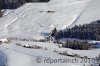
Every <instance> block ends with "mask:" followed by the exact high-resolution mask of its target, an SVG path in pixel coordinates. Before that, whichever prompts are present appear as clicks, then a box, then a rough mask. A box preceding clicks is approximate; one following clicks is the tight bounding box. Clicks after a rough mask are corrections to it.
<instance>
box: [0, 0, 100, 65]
mask: <svg viewBox="0 0 100 66" xmlns="http://www.w3.org/2000/svg"><path fill="white" fill-rule="evenodd" d="M95 1H97V0H95ZM88 2H89V0H50V2H48V3H27V4H24V5H23V6H22V7H20V8H18V9H15V10H7V11H5V12H4V15H3V17H2V18H0V37H19V38H23V37H27V38H29V37H31V38H35V39H37V40H39V39H44V34H47V33H49V32H51V30H52V29H53V28H55V27H56V28H57V29H58V30H59V29H65V28H66V27H67V26H69V25H70V24H72V23H73V21H75V19H76V18H77V17H78V15H80V13H81V11H82V10H83V9H84V7H85V5H86V4H87V3H88ZM98 7H99V6H98ZM47 11H54V13H48V12H47ZM16 43H20V44H22V45H26V46H33V45H36V46H41V47H43V48H47V50H42V49H33V48H27V47H26V48H25V47H23V46H17V45H16ZM54 50H56V51H57V52H65V51H67V52H68V54H70V55H73V54H78V55H80V56H82V57H83V56H88V57H90V58H95V57H97V56H98V54H100V49H94V50H72V49H69V48H59V47H58V45H57V44H55V43H47V42H29V41H27V42H26V41H12V42H10V43H2V44H0V66H2V65H6V66H83V65H84V64H86V66H88V65H90V64H91V63H80V62H79V63H53V64H50V63H43V62H42V64H41V63H37V62H36V58H38V57H40V58H41V59H42V60H43V59H47V58H51V56H52V58H53V59H65V58H67V59H74V57H70V56H64V55H60V54H58V53H55V52H54ZM77 59H78V60H79V61H81V58H77Z"/></svg>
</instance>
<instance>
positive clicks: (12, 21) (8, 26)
mask: <svg viewBox="0 0 100 66" xmlns="http://www.w3.org/2000/svg"><path fill="white" fill-rule="evenodd" d="M17 19H18V18H17V17H16V18H15V19H14V20H13V21H11V22H10V23H9V24H7V25H5V27H6V28H7V27H9V26H10V25H11V24H13V23H14V22H15V21H16V20H17Z"/></svg>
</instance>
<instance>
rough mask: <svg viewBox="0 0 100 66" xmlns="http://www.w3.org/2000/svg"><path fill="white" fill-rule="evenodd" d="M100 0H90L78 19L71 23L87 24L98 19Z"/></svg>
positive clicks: (99, 15) (99, 17)
mask: <svg viewBox="0 0 100 66" xmlns="http://www.w3.org/2000/svg"><path fill="white" fill-rule="evenodd" d="M99 12H100V0H91V1H90V2H89V4H88V5H87V7H86V8H85V9H84V11H83V12H82V14H81V15H80V17H79V19H78V20H77V21H76V22H75V23H74V24H73V26H74V25H79V24H88V23H90V22H92V21H96V20H99V19H100V13H99Z"/></svg>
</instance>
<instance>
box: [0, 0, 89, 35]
mask: <svg viewBox="0 0 100 66" xmlns="http://www.w3.org/2000/svg"><path fill="white" fill-rule="evenodd" d="M88 2H89V0H50V1H49V2H48V3H27V4H24V5H23V6H21V7H20V8H18V9H15V10H10V11H9V10H7V11H6V12H5V13H4V15H3V17H2V18H0V37H34V36H44V35H45V34H46V33H50V32H51V30H52V29H53V28H55V27H56V28H57V29H58V30H59V29H65V28H66V27H67V26H69V25H70V24H72V23H73V21H74V20H75V19H76V18H77V16H78V15H79V14H80V12H81V11H82V10H83V9H84V7H85V6H86V4H87V3H88ZM48 11H53V12H54V13H52V12H51V13H50V12H48Z"/></svg>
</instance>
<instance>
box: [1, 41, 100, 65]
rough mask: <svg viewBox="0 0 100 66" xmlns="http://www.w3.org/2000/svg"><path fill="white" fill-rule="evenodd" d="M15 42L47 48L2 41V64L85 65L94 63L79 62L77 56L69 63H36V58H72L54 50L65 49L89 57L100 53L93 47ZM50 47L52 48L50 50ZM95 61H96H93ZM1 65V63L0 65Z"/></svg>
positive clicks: (60, 50)
mask: <svg viewBox="0 0 100 66" xmlns="http://www.w3.org/2000/svg"><path fill="white" fill-rule="evenodd" d="M17 43H20V44H25V45H26V44H27V45H28V44H30V45H37V46H41V47H46V48H48V49H47V50H42V49H31V48H25V47H22V46H17V45H16V42H15V41H14V42H10V43H2V44H1V45H0V50H1V51H2V53H3V54H4V55H2V53H1V54H0V57H2V58H3V56H5V55H6V58H5V57H4V60H2V59H0V63H1V64H3V63H2V62H5V65H7V66H33V65H35V66H40V65H41V66H50V65H51V66H61V65H63V66H66V64H67V66H73V65H74V66H84V64H85V65H86V66H88V65H90V64H94V63H88V62H87V63H81V60H82V59H81V58H77V57H76V59H77V60H78V63H71V62H66V63H54V62H53V63H51V64H50V63H44V62H43V61H42V62H41V63H42V64H41V63H37V62H36V59H37V58H41V59H42V60H43V59H47V58H52V59H74V58H75V57H70V56H65V55H60V54H58V53H55V52H54V50H56V51H57V52H62V51H67V52H68V54H70V55H72V54H78V55H80V56H82V57H83V56H88V57H89V58H95V57H98V55H99V53H100V49H94V50H72V49H69V48H58V45H57V44H54V43H43V42H26V41H25V42H24V41H23V42H20V41H18V42H17ZM50 46H51V47H50ZM51 49H52V50H51ZM95 63H96V62H95ZM1 66H2V65H1Z"/></svg>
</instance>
